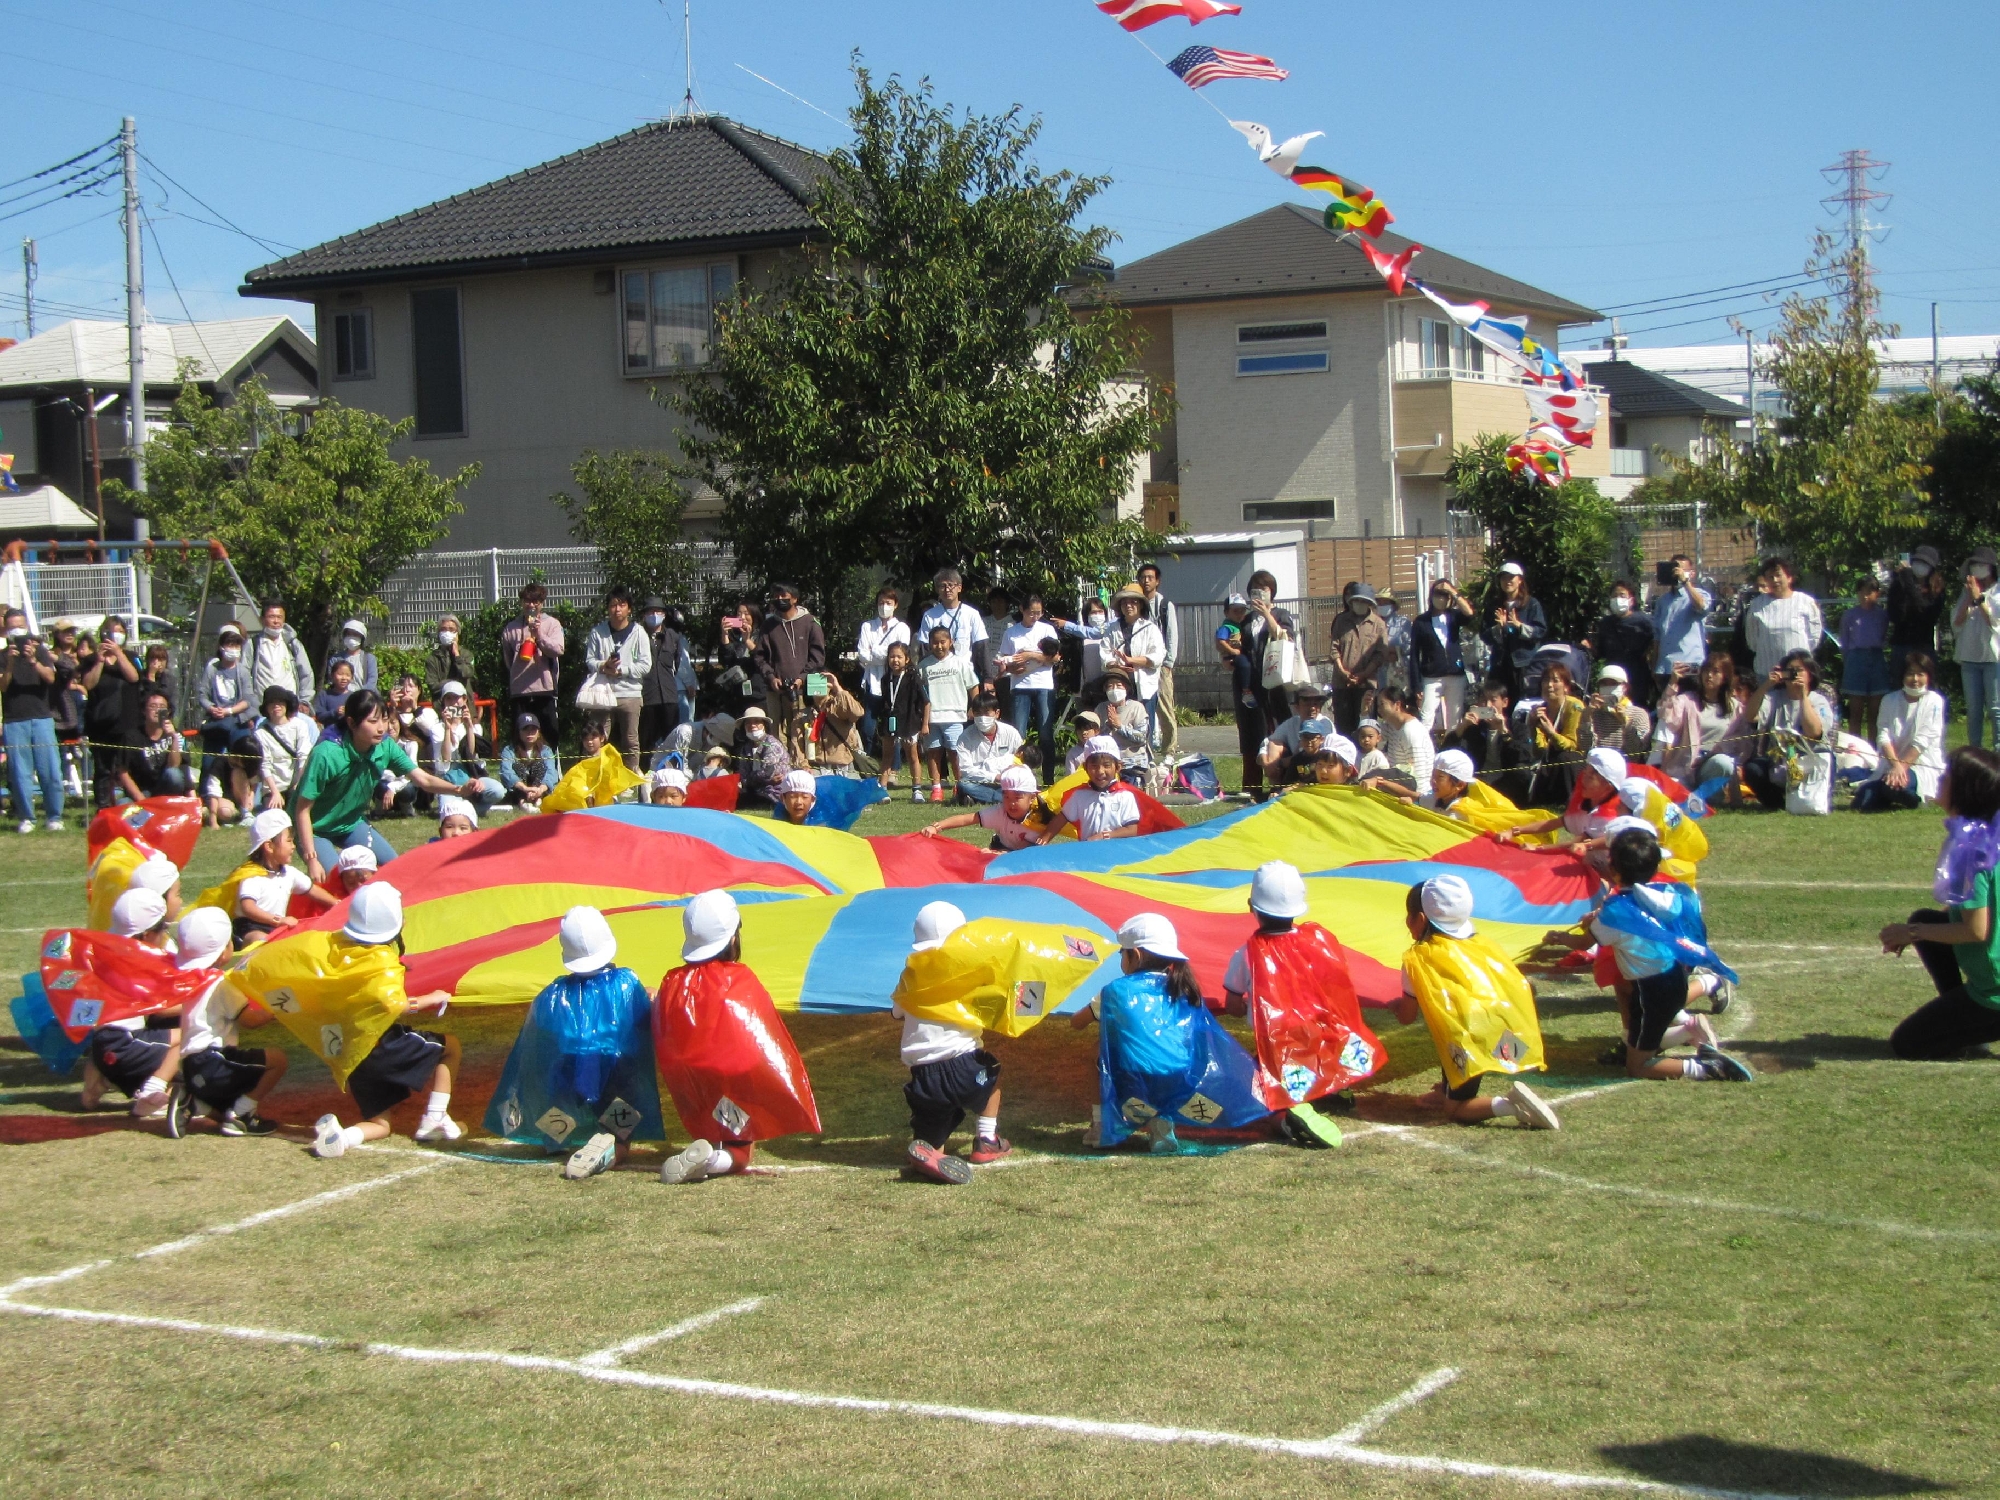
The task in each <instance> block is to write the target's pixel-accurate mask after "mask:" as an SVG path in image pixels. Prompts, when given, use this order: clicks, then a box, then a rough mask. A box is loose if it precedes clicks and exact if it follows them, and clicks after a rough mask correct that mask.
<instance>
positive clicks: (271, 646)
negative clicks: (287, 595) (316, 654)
mask: <svg viewBox="0 0 2000 1500" xmlns="http://www.w3.org/2000/svg"><path fill="white" fill-rule="evenodd" d="M259 618H260V621H261V624H260V627H259V629H258V631H257V639H256V642H255V644H254V645H253V646H252V647H251V648H250V651H249V657H248V659H249V662H250V691H251V694H252V696H253V697H254V698H255V699H256V701H257V702H259V703H262V702H263V701H264V693H265V691H266V690H267V689H269V688H273V687H281V688H284V689H286V690H288V691H289V692H290V693H291V695H292V696H293V697H295V698H297V699H298V700H299V702H301V703H310V702H312V700H313V671H312V660H311V658H310V657H308V656H307V655H306V648H305V644H304V642H302V641H301V640H300V639H299V637H298V633H297V632H296V631H294V630H293V629H292V627H291V626H290V625H287V624H286V623H285V601H284V600H282V599H266V600H265V601H264V602H263V604H262V605H260V606H259Z"/></svg>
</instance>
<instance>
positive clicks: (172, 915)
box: [125, 854, 181, 922]
mask: <svg viewBox="0 0 2000 1500" xmlns="http://www.w3.org/2000/svg"><path fill="white" fill-rule="evenodd" d="M125 889H126V890H128V891H131V890H138V891H151V892H153V893H154V894H155V895H156V896H158V897H159V898H160V899H161V900H162V901H164V902H165V903H166V907H167V920H168V921H169V922H178V921H179V920H180V919H181V867H180V866H179V865H177V864H175V863H174V862H173V861H172V860H170V859H168V858H167V857H166V855H164V854H155V855H152V856H150V857H148V859H147V860H146V862H145V863H144V864H142V865H140V866H139V868H138V869H136V870H134V871H133V872H132V878H131V880H130V881H128V882H127V883H126V886H125Z"/></svg>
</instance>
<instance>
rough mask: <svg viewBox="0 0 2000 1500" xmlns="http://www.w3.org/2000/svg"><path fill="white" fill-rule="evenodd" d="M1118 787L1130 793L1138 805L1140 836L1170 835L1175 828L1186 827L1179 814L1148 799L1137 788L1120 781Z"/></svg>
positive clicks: (1152, 799) (1129, 783)
mask: <svg viewBox="0 0 2000 1500" xmlns="http://www.w3.org/2000/svg"><path fill="white" fill-rule="evenodd" d="M1118 785H1119V786H1121V787H1123V788H1124V789H1125V790H1126V791H1128V792H1130V793H1131V794H1132V796H1133V798H1134V800H1136V801H1137V802H1138V804H1139V833H1140V835H1141V836H1144V835H1146V834H1149V833H1171V832H1172V831H1173V830H1174V829H1176V828H1185V827H1187V824H1185V823H1183V822H1182V821H1181V818H1180V814H1178V813H1176V812H1175V811H1174V810H1173V809H1172V808H1170V807H1167V806H1166V805H1165V804H1163V803H1161V802H1159V801H1157V800H1155V799H1154V798H1152V797H1148V796H1147V795H1146V794H1145V793H1144V792H1143V791H1141V790H1140V789H1139V788H1138V787H1136V786H1134V785H1132V783H1131V782H1129V781H1121V782H1119V783H1118Z"/></svg>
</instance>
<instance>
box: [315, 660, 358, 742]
mask: <svg viewBox="0 0 2000 1500" xmlns="http://www.w3.org/2000/svg"><path fill="white" fill-rule="evenodd" d="M353 691H354V666H353V664H352V663H351V662H349V661H347V660H345V659H344V658H343V659H341V660H339V661H336V662H335V663H334V664H333V668H332V670H330V671H329V672H328V673H327V674H326V686H325V687H323V688H321V689H320V691H319V695H318V696H317V697H315V698H314V699H313V718H314V719H315V720H316V721H317V722H318V724H319V727H320V731H321V733H326V732H327V731H329V730H337V728H338V726H339V724H340V711H341V709H343V708H345V707H346V706H347V695H348V694H349V693H351V692H353Z"/></svg>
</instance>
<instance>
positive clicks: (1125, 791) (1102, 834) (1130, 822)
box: [1043, 734, 1139, 844]
mask: <svg viewBox="0 0 2000 1500" xmlns="http://www.w3.org/2000/svg"><path fill="white" fill-rule="evenodd" d="M1121 769H1122V765H1121V762H1120V760H1119V757H1118V742H1117V741H1116V740H1114V739H1112V738H1111V736H1110V735H1108V734H1099V735H1092V736H1091V737H1090V738H1089V739H1088V740H1086V741H1085V742H1084V746H1083V770H1084V774H1085V775H1086V776H1088V777H1089V778H1090V783H1089V785H1087V786H1080V787H1078V788H1077V789H1076V790H1075V791H1073V792H1071V793H1070V794H1069V795H1068V796H1067V797H1065V798H1063V805H1062V811H1061V812H1059V813H1057V814H1056V815H1055V817H1054V818H1052V819H1050V820H1049V827H1048V832H1047V833H1046V834H1044V835H1043V842H1044V843H1051V844H1052V843H1054V842H1055V840H1056V836H1057V835H1058V834H1060V833H1061V832H1062V831H1063V829H1064V828H1067V827H1072V826H1073V827H1074V828H1075V829H1076V836H1077V838H1078V839H1079V840H1080V841H1082V842H1084V843H1089V842H1091V841H1092V840H1093V839H1129V838H1131V837H1133V836H1134V835H1135V834H1137V833H1138V831H1139V799H1138V798H1137V797H1135V796H1134V795H1133V794H1132V789H1131V788H1130V787H1128V786H1125V785H1123V784H1122V783H1120V781H1119V780H1118V775H1119V772H1120V770H1121Z"/></svg>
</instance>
